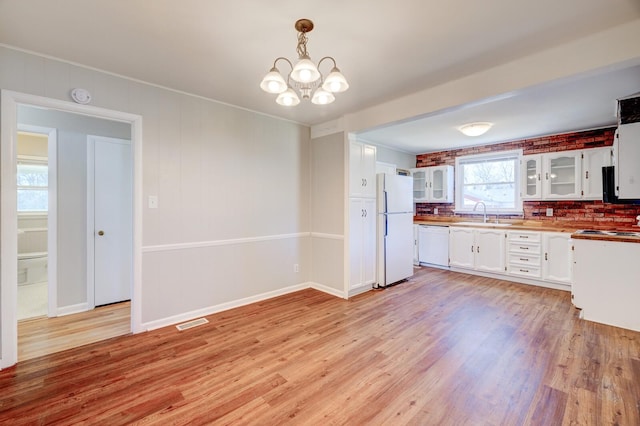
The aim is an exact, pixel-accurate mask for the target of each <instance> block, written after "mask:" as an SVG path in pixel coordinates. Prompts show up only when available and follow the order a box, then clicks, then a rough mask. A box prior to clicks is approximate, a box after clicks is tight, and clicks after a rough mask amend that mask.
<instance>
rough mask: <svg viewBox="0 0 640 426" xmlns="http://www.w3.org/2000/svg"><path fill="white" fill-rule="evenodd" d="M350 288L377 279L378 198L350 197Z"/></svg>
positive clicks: (366, 284)
mask: <svg viewBox="0 0 640 426" xmlns="http://www.w3.org/2000/svg"><path fill="white" fill-rule="evenodd" d="M349 259H350V262H351V263H350V270H351V272H350V278H349V290H357V289H360V288H365V287H371V285H372V284H373V283H374V282H375V281H376V200H375V199H374V198H350V199H349Z"/></svg>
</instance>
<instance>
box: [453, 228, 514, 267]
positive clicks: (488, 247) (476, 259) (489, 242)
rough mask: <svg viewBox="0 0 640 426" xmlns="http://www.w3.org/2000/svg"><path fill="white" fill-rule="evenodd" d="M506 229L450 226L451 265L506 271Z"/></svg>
mask: <svg viewBox="0 0 640 426" xmlns="http://www.w3.org/2000/svg"><path fill="white" fill-rule="evenodd" d="M505 239H506V238H505V231H502V230H498V229H482V228H466V227H465V228H463V227H460V228H458V227H455V226H452V227H450V228H449V258H450V259H449V265H450V266H455V267H459V268H467V269H474V270H478V271H484V272H493V273H499V274H504V273H505Z"/></svg>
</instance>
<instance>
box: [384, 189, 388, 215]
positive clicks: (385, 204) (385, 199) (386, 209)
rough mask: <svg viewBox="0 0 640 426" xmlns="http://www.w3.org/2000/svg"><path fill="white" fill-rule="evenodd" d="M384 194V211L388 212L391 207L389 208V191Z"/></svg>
mask: <svg viewBox="0 0 640 426" xmlns="http://www.w3.org/2000/svg"><path fill="white" fill-rule="evenodd" d="M383 194H384V212H385V213H387V212H388V211H389V209H388V208H387V191H384V192H383Z"/></svg>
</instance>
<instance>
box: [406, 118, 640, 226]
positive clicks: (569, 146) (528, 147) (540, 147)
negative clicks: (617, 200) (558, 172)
mask: <svg viewBox="0 0 640 426" xmlns="http://www.w3.org/2000/svg"><path fill="white" fill-rule="evenodd" d="M614 133H615V127H610V128H604V129H597V130H588V131H584V132H574V133H565V134H561V135H552V136H543V137H539V138H532V139H523V140H518V141H511V142H506V143H500V144H493V145H483V146H477V147H470V148H461V149H452V150H450V151H439V152H430V153H427V154H420V155H418V156H417V157H416V167H428V166H440V165H451V166H454V165H455V159H456V157H459V156H463V155H471V154H482V153H486V152H498V151H507V150H512V149H522V151H523V154H524V155H528V154H539V153H544V152H558V151H569V150H576V149H589V148H599V147H603V146H611V145H613V137H614ZM436 207H437V208H438V216H453V215H454V213H453V208H454V205H453V204H442V203H417V204H416V215H418V216H431V215H433V209H434V208H436ZM547 208H552V209H553V216H552V217H547V216H546V210H547ZM639 214H640V205H629V204H604V203H603V202H602V201H525V202H524V219H533V220H549V221H558V222H561V221H580V222H594V224H595V223H598V224H605V223H608V224H618V223H619V224H620V225H631V224H635V223H636V216H638V215H639ZM501 217H507V218H508V217H511V218H516V217H517V218H520V217H521V216H501Z"/></svg>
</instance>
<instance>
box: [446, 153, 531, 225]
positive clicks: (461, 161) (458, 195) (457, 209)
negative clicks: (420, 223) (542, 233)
mask: <svg viewBox="0 0 640 426" xmlns="http://www.w3.org/2000/svg"><path fill="white" fill-rule="evenodd" d="M501 159H514V161H515V170H514V172H515V173H514V191H515V194H514V196H515V198H514V204H515V208H513V209H496V208H490V207H487V214H492V215H500V216H503V215H508V216H513V215H519V216H521V215H523V214H524V211H523V200H522V196H521V194H520V185H521V184H520V173H521V171H520V167H521V159H522V149H515V150H508V151H495V152H488V153H483V154H471V155H464V156H460V157H456V161H455V165H456V168H455V185H454V186H455V196H454V198H455V205H454V213H463V214H483V210H481V209H478V210H476V211H473V207H464V202H463V200H462V189H463V186H464V185H463V182H464V176H463V166H464V165H465V164H467V163H471V162H475V161H478V160H480V161H487V160H495V161H498V160H501Z"/></svg>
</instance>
